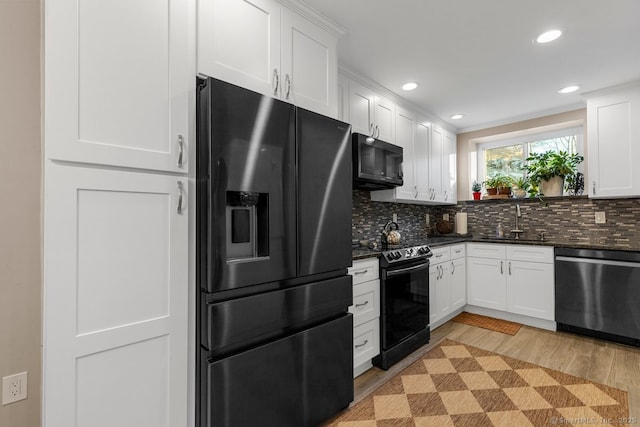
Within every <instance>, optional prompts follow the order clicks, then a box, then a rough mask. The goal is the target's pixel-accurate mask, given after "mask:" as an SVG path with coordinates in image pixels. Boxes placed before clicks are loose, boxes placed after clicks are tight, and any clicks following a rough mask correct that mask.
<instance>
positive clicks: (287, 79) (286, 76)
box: [284, 74, 291, 101]
mask: <svg viewBox="0 0 640 427" xmlns="http://www.w3.org/2000/svg"><path fill="white" fill-rule="evenodd" d="M284 81H285V83H286V84H287V94H286V95H285V97H284V99H286V100H287V101H288V100H289V95H290V94H291V78H290V77H289V74H285V75H284Z"/></svg>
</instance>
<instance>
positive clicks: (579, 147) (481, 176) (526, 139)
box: [476, 125, 586, 182]
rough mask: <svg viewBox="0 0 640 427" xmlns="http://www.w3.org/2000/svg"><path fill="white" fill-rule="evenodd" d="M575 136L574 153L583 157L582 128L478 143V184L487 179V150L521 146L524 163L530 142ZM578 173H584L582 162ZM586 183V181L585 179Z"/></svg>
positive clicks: (567, 128) (571, 127)
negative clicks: (485, 159)
mask: <svg viewBox="0 0 640 427" xmlns="http://www.w3.org/2000/svg"><path fill="white" fill-rule="evenodd" d="M570 135H576V152H577V153H578V154H580V155H581V156H584V157H585V159H586V155H585V145H584V126H583V125H578V126H570V127H566V128H561V129H555V130H551V131H542V132H531V133H526V134H524V135H518V136H515V137H506V138H500V139H495V140H492V141H487V142H480V143H478V144H477V147H476V152H477V158H476V168H477V169H476V175H477V181H478V182H484V181H485V180H486V179H487V177H486V176H485V170H486V168H485V164H484V157H485V156H484V152H485V150H487V149H493V148H499V147H508V146H511V145H519V144H520V145H523V149H522V152H523V156H524V159H523V161H526V159H527V157H528V156H529V144H528V143H530V142H535V141H542V140H546V139H553V138H561V137H563V136H570ZM578 172H582V173H585V172H584V162H583V163H581V164H579V165H578ZM585 181H586V179H585Z"/></svg>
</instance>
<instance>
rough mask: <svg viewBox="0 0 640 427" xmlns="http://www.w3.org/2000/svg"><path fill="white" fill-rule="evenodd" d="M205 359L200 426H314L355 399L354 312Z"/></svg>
mask: <svg viewBox="0 0 640 427" xmlns="http://www.w3.org/2000/svg"><path fill="white" fill-rule="evenodd" d="M204 363H205V366H203V368H202V372H203V373H205V374H206V375H207V383H208V386H205V387H206V388H205V390H202V394H201V396H202V398H203V401H202V405H201V410H202V411H203V413H202V414H201V415H202V416H201V420H202V423H201V427H232V426H233V427H235V426H267V427H268V426H274V427H276V426H278V427H280V426H301V427H304V426H317V425H319V424H320V423H321V422H322V421H325V420H326V419H327V418H329V417H331V416H332V415H334V414H336V413H337V412H338V411H340V410H341V409H342V408H345V407H346V406H348V405H349V403H350V402H351V401H352V400H353V323H352V316H351V314H347V315H345V316H343V317H340V318H338V319H335V320H333V321H330V322H328V323H325V324H322V325H320V326H316V327H313V328H311V329H308V330H305V331H302V332H299V333H297V334H295V335H292V336H289V337H286V338H283V339H280V340H278V341H275V342H272V343H269V344H266V345H263V346H260V347H257V348H254V349H252V350H249V351H246V352H243V353H240V354H236V355H234V356H231V357H228V358H225V359H222V360H219V361H216V362H213V363H207V362H204Z"/></svg>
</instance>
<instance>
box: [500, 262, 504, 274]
mask: <svg viewBox="0 0 640 427" xmlns="http://www.w3.org/2000/svg"><path fill="white" fill-rule="evenodd" d="M500 274H504V261H500Z"/></svg>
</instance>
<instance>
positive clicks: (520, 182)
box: [513, 176, 531, 199]
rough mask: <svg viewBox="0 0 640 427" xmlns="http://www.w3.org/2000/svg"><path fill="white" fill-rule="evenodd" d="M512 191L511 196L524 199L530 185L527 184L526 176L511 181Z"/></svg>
mask: <svg viewBox="0 0 640 427" xmlns="http://www.w3.org/2000/svg"><path fill="white" fill-rule="evenodd" d="M513 185H514V187H515V188H514V190H513V195H514V196H515V197H517V198H519V199H522V198H524V197H525V196H526V195H527V191H528V190H529V187H530V186H531V184H530V183H529V178H528V177H526V176H520V177H518V178H516V179H514V180H513Z"/></svg>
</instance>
